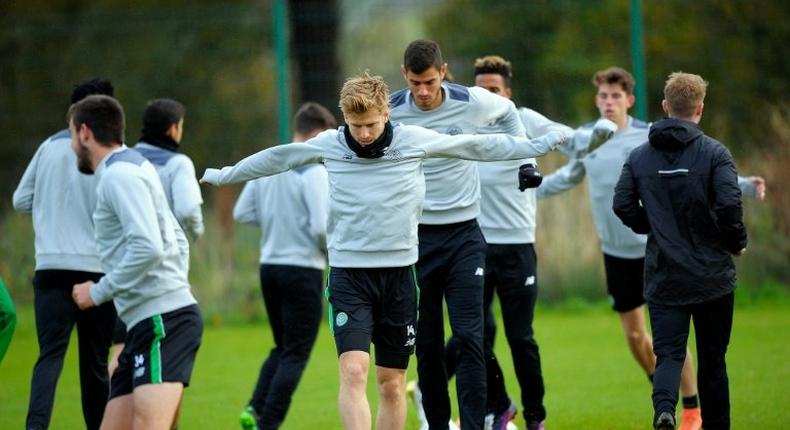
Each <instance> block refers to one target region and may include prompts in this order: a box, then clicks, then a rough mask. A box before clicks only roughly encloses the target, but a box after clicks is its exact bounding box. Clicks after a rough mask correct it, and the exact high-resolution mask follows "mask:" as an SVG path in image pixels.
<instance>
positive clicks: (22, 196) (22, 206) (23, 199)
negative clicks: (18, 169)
mask: <svg viewBox="0 0 790 430" xmlns="http://www.w3.org/2000/svg"><path fill="white" fill-rule="evenodd" d="M45 146H46V142H45V143H44V144H41V146H39V147H38V149H37V150H36V153H35V154H34V155H33V159H31V160H30V164H28V165H27V168H26V169H25V173H23V174H22V179H20V180H19V185H17V187H16V190H15V191H14V197H13V204H14V209H15V210H16V211H18V212H22V213H31V212H33V197H34V195H35V189H36V172H37V170H38V160H39V158H40V157H41V153H42V152H43V151H44V147H45ZM74 168H75V169H76V168H77V166H74Z"/></svg>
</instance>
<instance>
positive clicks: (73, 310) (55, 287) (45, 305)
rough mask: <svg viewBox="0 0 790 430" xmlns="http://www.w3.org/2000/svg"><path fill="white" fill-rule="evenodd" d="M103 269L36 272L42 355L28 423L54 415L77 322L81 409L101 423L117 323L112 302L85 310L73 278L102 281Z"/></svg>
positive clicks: (92, 424) (90, 421) (95, 424)
mask: <svg viewBox="0 0 790 430" xmlns="http://www.w3.org/2000/svg"><path fill="white" fill-rule="evenodd" d="M101 277H102V274H101V273H90V272H79V271H72V270H38V271H36V273H35V277H34V278H33V288H34V309H35V313H36V334H37V336H38V346H39V356H38V360H36V364H35V367H33V378H32V382H31V385H30V404H29V406H28V412H27V420H26V424H25V425H26V427H25V428H26V429H46V428H48V427H49V421H50V419H51V417H52V407H53V404H54V401H55V387H56V386H57V383H58V378H59V377H60V372H61V371H62V370H63V359H64V357H65V356H66V349H67V348H68V346H69V339H70V338H71V331H72V329H73V328H74V325H75V324H76V326H77V338H78V345H79V369H80V389H81V394H82V415H83V417H84V418H85V426H86V427H87V428H88V429H98V428H99V425H100V424H101V421H102V418H103V417H104V407H105V406H106V404H107V398H108V395H109V378H108V374H107V355H108V352H109V348H110V339H111V337H112V332H113V328H114V326H115V315H116V314H115V307H114V306H113V303H112V302H107V303H104V304H102V305H100V306H97V307H94V308H91V309H88V310H85V311H81V310H79V308H78V307H77V305H76V304H75V303H74V300H73V299H72V298H71V292H72V288H73V286H74V284H79V283H82V282H85V281H88V280H91V281H94V282H96V281H98V280H99V279H100V278H101Z"/></svg>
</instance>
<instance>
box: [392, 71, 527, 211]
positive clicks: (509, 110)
mask: <svg viewBox="0 0 790 430" xmlns="http://www.w3.org/2000/svg"><path fill="white" fill-rule="evenodd" d="M442 92H443V95H444V99H443V101H442V104H441V105H440V106H439V107H437V108H435V109H432V110H430V111H423V110H420V108H419V107H417V106H416V105H415V104H414V97H413V96H412V94H411V90H409V89H408V88H406V89H403V90H401V91H398V92H396V93H394V94H392V96H391V97H390V107H391V111H390V118H391V119H392V122H393V123H396V122H403V123H404V124H409V125H419V126H421V127H425V128H428V129H431V130H433V131H436V132H438V133H443V134H449V135H456V134H476V133H478V130H479V129H480V128H482V127H493V128H495V130H496V132H499V133H507V134H510V135H512V136H525V133H524V126H523V125H522V123H521V120H520V118H519V115H518V111H517V110H516V106H515V105H513V102H511V101H510V100H508V99H506V98H504V97H501V96H498V95H496V94H493V93H491V92H490V91H488V90H486V89H483V88H480V87H471V88H469V87H465V86H462V85H457V84H452V83H449V82H442ZM489 131H490V129H489ZM425 184H426V192H425V206H424V208H423V214H422V219H421V220H420V223H422V224H452V223H456V222H461V221H467V220H470V219H474V218H477V217H478V216H479V215H480V177H479V174H478V170H477V164H476V163H474V162H472V161H468V160H459V159H431V160H425Z"/></svg>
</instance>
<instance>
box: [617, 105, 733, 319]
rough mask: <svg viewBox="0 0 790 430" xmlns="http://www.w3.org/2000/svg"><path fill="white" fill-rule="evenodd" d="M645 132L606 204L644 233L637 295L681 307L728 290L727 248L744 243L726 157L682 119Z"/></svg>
mask: <svg viewBox="0 0 790 430" xmlns="http://www.w3.org/2000/svg"><path fill="white" fill-rule="evenodd" d="M648 136H649V142H648V143H645V144H643V145H641V146H639V147H637V148H636V149H634V150H633V151H632V152H631V154H630V156H629V157H628V161H626V163H625V165H624V166H623V171H622V173H621V174H620V180H619V181H618V182H617V186H616V187H615V195H614V203H613V206H612V209H614V212H615V214H617V216H618V217H619V218H620V219H621V220H622V221H623V223H624V224H625V225H627V226H628V227H630V228H631V229H632V230H633V231H635V232H636V233H642V234H645V233H646V234H647V249H646V251H645V292H644V295H645V299H646V300H647V301H649V302H653V303H658V304H664V305H686V304H694V303H700V302H705V301H709V300H713V299H715V298H717V297H721V296H723V295H725V294H727V293H730V292H731V291H733V290H734V289H735V264H734V263H733V260H732V255H731V254H732V253H735V252H738V251H740V250H741V249H743V248H745V247H746V228H745V227H744V225H743V210H742V207H741V191H740V189H739V188H738V176H737V172H736V170H735V163H734V162H733V160H732V155H730V152H729V151H728V150H727V148H726V147H725V146H724V145H722V144H721V143H719V142H718V141H716V140H715V139H712V138H710V137H708V136H706V135H705V134H704V133H703V132H702V130H701V129H700V128H699V126H698V125H697V124H694V123H692V122H688V121H683V120H679V119H672V118H669V119H664V120H661V121H658V122H656V123H654V124H653V125H652V126H651V127H650V132H649V135H648ZM640 203H641V204H640Z"/></svg>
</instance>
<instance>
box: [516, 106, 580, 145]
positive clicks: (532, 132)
mask: <svg viewBox="0 0 790 430" xmlns="http://www.w3.org/2000/svg"><path fill="white" fill-rule="evenodd" d="M518 113H519V117H520V118H521V123H522V124H524V129H525V131H526V133H527V137H529V138H533V137H538V136H542V135H544V134H546V133H548V132H550V131H559V132H565V133H567V134H568V135H571V134H572V133H573V129H572V128H571V127H568V126H567V125H565V124H561V123H559V122H555V121H552V120H550V119H548V118H546V117H545V116H543V115H542V114H540V113H538V112H536V111H534V110H532V109H528V108H521V109H519V110H518Z"/></svg>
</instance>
